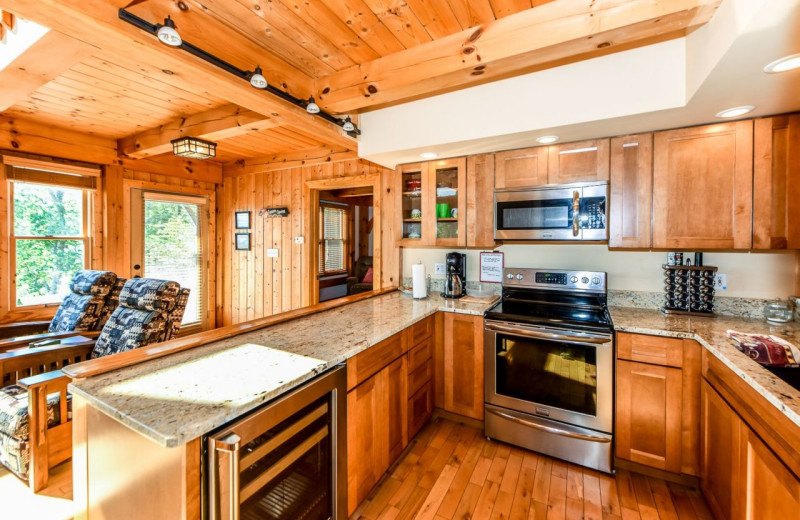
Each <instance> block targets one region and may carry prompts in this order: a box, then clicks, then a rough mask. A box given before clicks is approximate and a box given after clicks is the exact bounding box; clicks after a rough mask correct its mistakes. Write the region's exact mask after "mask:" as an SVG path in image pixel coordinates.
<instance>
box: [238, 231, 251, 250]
mask: <svg viewBox="0 0 800 520" xmlns="http://www.w3.org/2000/svg"><path fill="white" fill-rule="evenodd" d="M236 250H237V251H250V233H236Z"/></svg>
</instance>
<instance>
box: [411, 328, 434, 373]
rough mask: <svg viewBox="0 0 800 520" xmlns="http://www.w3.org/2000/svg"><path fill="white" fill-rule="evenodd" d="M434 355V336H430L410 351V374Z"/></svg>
mask: <svg viewBox="0 0 800 520" xmlns="http://www.w3.org/2000/svg"><path fill="white" fill-rule="evenodd" d="M432 355H433V338H432V337H431V338H428V339H427V340H425V341H423V342H422V343H420V344H419V345H417V346H416V347H414V348H412V349H410V350H409V351H408V372H409V374H410V373H411V372H413V371H414V370H416V369H418V368H419V367H421V366H422V364H423V363H425V362H426V361H427V360H429V359H430V358H431V356H432Z"/></svg>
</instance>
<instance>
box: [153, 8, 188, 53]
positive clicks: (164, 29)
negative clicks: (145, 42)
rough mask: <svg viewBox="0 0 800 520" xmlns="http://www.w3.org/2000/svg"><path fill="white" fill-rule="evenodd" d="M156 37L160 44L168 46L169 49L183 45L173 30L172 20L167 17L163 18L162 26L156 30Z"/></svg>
mask: <svg viewBox="0 0 800 520" xmlns="http://www.w3.org/2000/svg"><path fill="white" fill-rule="evenodd" d="M156 36H158V39H159V40H160V41H161V43H164V44H166V45H169V46H170V47H180V46H181V43H183V40H181V35H180V34H178V31H176V30H175V22H173V21H172V18H170V17H169V16H167V17H166V18H164V25H162V26H160V27H159V28H158V31H157V32H156Z"/></svg>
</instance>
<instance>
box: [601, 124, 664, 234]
mask: <svg viewBox="0 0 800 520" xmlns="http://www.w3.org/2000/svg"><path fill="white" fill-rule="evenodd" d="M609 184H610V189H611V201H610V204H609V212H610V215H609V236H608V245H609V247H619V248H631V249H633V248H649V247H650V246H651V245H652V243H653V241H652V237H651V225H650V222H651V214H652V213H651V212H652V210H653V134H639V135H628V136H624V137H615V138H614V139H612V140H611V181H610V183H609Z"/></svg>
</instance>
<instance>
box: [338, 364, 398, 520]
mask: <svg viewBox="0 0 800 520" xmlns="http://www.w3.org/2000/svg"><path fill="white" fill-rule="evenodd" d="M387 373H388V368H385V369H383V370H382V371H380V372H378V373H377V374H375V375H374V376H372V377H370V378H369V379H367V380H366V381H364V382H363V383H361V384H360V385H358V386H357V387H355V388H354V389H353V390H351V391H350V392H349V393H348V394H347V511H348V514H352V513H353V511H355V509H356V507H358V504H360V503H361V502H362V501H363V500H364V499H365V498H366V497H367V494H369V492H370V490H371V489H372V487H373V486H374V485H375V484H376V483H377V482H378V479H380V478H381V475H383V473H384V472H385V471H386V470H387V469H388V467H389V463H388V461H389V456H388V451H387V450H388V445H389V443H388V430H387V421H386V417H385V416H383V413H384V410H386V405H385V404H384V403H385V401H386V396H387V392H386V391H385V387H386V375H387Z"/></svg>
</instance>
